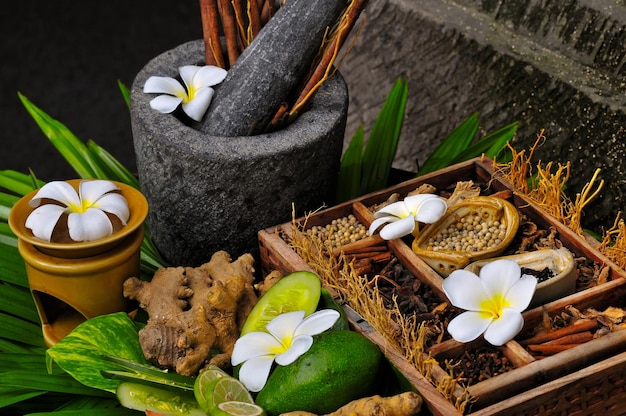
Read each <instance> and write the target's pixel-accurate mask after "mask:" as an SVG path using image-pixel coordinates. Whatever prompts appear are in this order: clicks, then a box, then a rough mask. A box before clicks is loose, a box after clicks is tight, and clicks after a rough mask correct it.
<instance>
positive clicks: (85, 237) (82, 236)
mask: <svg viewBox="0 0 626 416" xmlns="http://www.w3.org/2000/svg"><path fill="white" fill-rule="evenodd" d="M67 228H68V230H69V232H70V238H71V239H72V240H74V241H94V240H99V239H100V238H104V237H108V236H109V235H111V234H112V233H113V225H112V224H111V220H110V219H109V217H107V215H106V214H105V213H104V212H103V211H101V210H99V209H97V208H89V209H88V210H87V211H85V212H84V213H82V214H79V213H77V212H72V213H70V215H69V216H68V218H67Z"/></svg>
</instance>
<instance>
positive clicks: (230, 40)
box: [218, 0, 239, 66]
mask: <svg viewBox="0 0 626 416" xmlns="http://www.w3.org/2000/svg"><path fill="white" fill-rule="evenodd" d="M218 10H219V12H220V16H221V17H222V27H223V29H224V38H225V39H226V52H227V53H228V64H229V66H233V64H234V63H235V61H236V60H237V58H238V57H239V38H238V35H237V32H238V31H237V21H236V19H235V12H234V11H233V8H232V5H231V3H230V1H229V0H218Z"/></svg>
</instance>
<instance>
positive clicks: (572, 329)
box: [519, 319, 598, 345]
mask: <svg viewBox="0 0 626 416" xmlns="http://www.w3.org/2000/svg"><path fill="white" fill-rule="evenodd" d="M597 327H598V322H597V321H596V320H593V319H581V320H580V321H578V322H577V323H575V324H573V325H569V326H566V327H564V328H560V329H556V330H554V331H550V332H544V333H541V334H537V335H535V336H534V337H531V338H527V339H524V340H521V341H519V343H520V344H521V345H530V344H543V343H544V342H548V341H552V340H555V339H558V338H561V337H563V336H565V335H570V334H576V333H579V332H585V331H591V330H593V329H595V328H597Z"/></svg>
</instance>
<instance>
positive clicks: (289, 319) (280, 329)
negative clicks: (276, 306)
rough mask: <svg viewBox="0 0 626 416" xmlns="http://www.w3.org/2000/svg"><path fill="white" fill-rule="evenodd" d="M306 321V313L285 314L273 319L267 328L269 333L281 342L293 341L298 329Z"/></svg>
mask: <svg viewBox="0 0 626 416" xmlns="http://www.w3.org/2000/svg"><path fill="white" fill-rule="evenodd" d="M303 319H304V311H293V312H285V313H281V314H280V315H278V316H277V317H276V318H274V319H272V320H271V321H270V322H269V323H268V324H267V325H266V326H265V329H267V332H269V333H270V334H272V335H273V336H274V337H275V338H276V339H278V340H279V341H281V342H282V341H283V340H291V339H292V338H293V336H294V333H295V332H296V328H298V325H300V323H301V322H302V320H303Z"/></svg>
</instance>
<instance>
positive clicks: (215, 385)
mask: <svg viewBox="0 0 626 416" xmlns="http://www.w3.org/2000/svg"><path fill="white" fill-rule="evenodd" d="M211 386H212V391H211V399H210V400H209V404H210V408H211V409H214V408H216V407H217V406H218V405H219V404H220V403H224V402H231V401H235V402H243V403H254V400H253V399H252V395H251V394H250V392H249V391H248V389H247V388H246V386H244V385H243V383H242V382H241V381H239V380H237V379H236V378H234V377H222V378H219V379H217V380H214V381H213V382H212V383H211Z"/></svg>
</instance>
